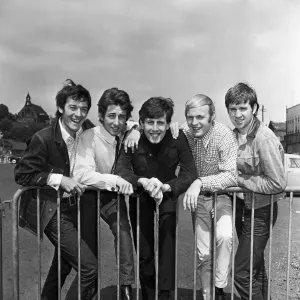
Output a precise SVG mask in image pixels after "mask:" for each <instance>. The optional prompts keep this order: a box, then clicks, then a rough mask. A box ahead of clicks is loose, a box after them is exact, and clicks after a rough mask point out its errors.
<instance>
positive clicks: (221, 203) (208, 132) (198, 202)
mask: <svg viewBox="0 0 300 300" xmlns="http://www.w3.org/2000/svg"><path fill="white" fill-rule="evenodd" d="M185 117H186V121H187V123H186V124H185V125H184V126H183V132H184V133H185V135H186V137H187V139H188V142H189V145H190V147H191V149H192V153H193V157H194V159H195V163H196V167H197V171H198V178H197V179H196V180H195V181H194V182H193V183H192V184H191V186H190V187H189V188H188V190H187V192H186V193H185V196H184V198H183V206H184V209H186V208H188V209H189V210H191V211H193V213H192V217H193V219H194V221H195V230H196V234H197V250H198V258H199V261H200V263H199V266H198V268H199V273H200V278H201V283H202V294H203V299H204V300H211V299H213V293H215V299H216V300H223V299H224V300H225V299H226V295H225V293H224V291H223V288H225V287H226V286H227V282H228V275H229V269H230V259H231V252H232V204H231V199H230V198H229V196H228V195H227V194H225V193H219V194H218V196H217V199H216V202H215V207H214V204H213V193H214V192H217V191H219V190H224V189H226V188H227V187H230V186H236V185H237V178H236V176H237V174H236V158H237V142H236V139H235V136H234V134H233V132H232V131H231V130H230V128H228V127H227V126H225V125H223V124H221V123H219V122H216V121H215V117H216V113H215V106H214V104H213V102H212V100H211V99H210V98H209V97H208V96H206V95H203V94H197V95H195V96H194V97H192V99H191V100H189V101H187V102H186V104H185ZM200 192H201V194H200ZM195 211H196V214H195ZM212 216H213V217H216V253H214V255H215V258H216V260H215V261H216V270H215V287H213V286H212V282H213V280H212V275H213V272H212V251H213V245H212V243H211V240H212V239H211V237H212V233H213V221H212Z"/></svg>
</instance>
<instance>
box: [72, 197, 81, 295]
mask: <svg viewBox="0 0 300 300" xmlns="http://www.w3.org/2000/svg"><path fill="white" fill-rule="evenodd" d="M74 197H75V196H74ZM77 245H78V272H77V274H78V277H77V279H78V299H79V300H81V214H80V195H79V194H77Z"/></svg>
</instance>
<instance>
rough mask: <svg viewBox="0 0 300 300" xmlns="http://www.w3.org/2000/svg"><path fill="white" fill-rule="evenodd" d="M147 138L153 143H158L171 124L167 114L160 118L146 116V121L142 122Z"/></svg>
mask: <svg viewBox="0 0 300 300" xmlns="http://www.w3.org/2000/svg"><path fill="white" fill-rule="evenodd" d="M141 126H142V128H143V130H144V134H145V136H146V138H147V139H148V140H149V141H150V143H152V144H158V143H159V142H161V141H162V139H163V138H164V136H165V135H166V132H167V130H168V129H169V127H170V125H169V124H168V123H167V119H166V114H164V116H163V117H160V118H158V119H150V118H146V119H145V121H144V123H143V122H141Z"/></svg>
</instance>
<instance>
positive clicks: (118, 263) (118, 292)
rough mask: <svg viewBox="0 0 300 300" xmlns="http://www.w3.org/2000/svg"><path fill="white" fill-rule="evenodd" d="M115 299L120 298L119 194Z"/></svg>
mask: <svg viewBox="0 0 300 300" xmlns="http://www.w3.org/2000/svg"><path fill="white" fill-rule="evenodd" d="M117 268H118V272H117V300H120V194H118V195H117Z"/></svg>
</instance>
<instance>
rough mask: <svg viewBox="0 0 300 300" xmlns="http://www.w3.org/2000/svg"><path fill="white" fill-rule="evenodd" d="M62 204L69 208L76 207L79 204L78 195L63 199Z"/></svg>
mask: <svg viewBox="0 0 300 300" xmlns="http://www.w3.org/2000/svg"><path fill="white" fill-rule="evenodd" d="M61 204H63V205H67V206H70V207H71V206H74V205H76V204H77V195H71V196H69V197H64V198H62V199H61Z"/></svg>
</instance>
